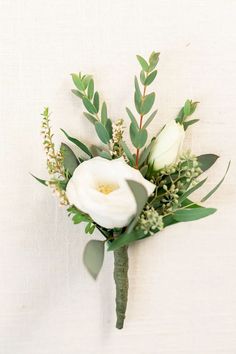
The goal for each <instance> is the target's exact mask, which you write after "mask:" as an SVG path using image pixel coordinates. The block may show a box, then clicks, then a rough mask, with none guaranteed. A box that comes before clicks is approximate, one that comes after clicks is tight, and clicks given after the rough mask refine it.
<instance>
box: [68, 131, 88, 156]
mask: <svg viewBox="0 0 236 354" xmlns="http://www.w3.org/2000/svg"><path fill="white" fill-rule="evenodd" d="M61 131H62V132H63V133H64V134H65V136H66V137H67V139H68V140H69V141H71V142H72V143H73V144H75V145H76V146H78V147H79V148H80V149H81V150H82V151H83V152H85V154H87V155H88V156H89V157H92V156H93V155H92V153H91V151H90V150H89V148H88V147H87V146H86V145H84V144H83V143H81V141H79V140H78V139H76V138H73V137H72V136H70V135H69V134H67V133H66V132H65V130H63V129H61Z"/></svg>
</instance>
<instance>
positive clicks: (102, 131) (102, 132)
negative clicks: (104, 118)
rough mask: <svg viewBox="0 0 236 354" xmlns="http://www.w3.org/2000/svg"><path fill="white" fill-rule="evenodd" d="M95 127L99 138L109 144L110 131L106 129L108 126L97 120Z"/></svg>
mask: <svg viewBox="0 0 236 354" xmlns="http://www.w3.org/2000/svg"><path fill="white" fill-rule="evenodd" d="M95 129H96V132H97V135H98V137H99V139H100V140H101V141H102V142H103V143H104V144H107V143H108V142H109V140H110V136H109V134H108V131H107V130H106V128H105V127H104V126H103V125H102V123H100V122H96V123H95Z"/></svg>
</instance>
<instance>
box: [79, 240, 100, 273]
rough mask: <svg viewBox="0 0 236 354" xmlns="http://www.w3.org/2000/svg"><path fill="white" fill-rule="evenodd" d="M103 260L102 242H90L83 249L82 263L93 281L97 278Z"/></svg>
mask: <svg viewBox="0 0 236 354" xmlns="http://www.w3.org/2000/svg"><path fill="white" fill-rule="evenodd" d="M103 260H104V242H103V241H99V240H90V241H89V242H88V243H87V245H86V246H85V249H84V254H83V262H84V265H85V267H86V268H87V270H88V271H89V273H90V274H91V275H92V277H93V278H94V279H96V278H97V276H98V273H99V272H100V270H101V268H102V265H103Z"/></svg>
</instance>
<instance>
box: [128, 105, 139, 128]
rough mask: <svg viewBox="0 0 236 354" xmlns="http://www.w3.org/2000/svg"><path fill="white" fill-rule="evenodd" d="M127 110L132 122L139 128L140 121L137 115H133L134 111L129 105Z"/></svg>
mask: <svg viewBox="0 0 236 354" xmlns="http://www.w3.org/2000/svg"><path fill="white" fill-rule="evenodd" d="M126 112H127V113H128V116H129V118H130V120H131V122H132V123H133V124H134V125H136V127H137V128H138V122H137V120H136V118H135V116H134V115H133V113H132V112H131V110H130V109H129V108H128V107H126Z"/></svg>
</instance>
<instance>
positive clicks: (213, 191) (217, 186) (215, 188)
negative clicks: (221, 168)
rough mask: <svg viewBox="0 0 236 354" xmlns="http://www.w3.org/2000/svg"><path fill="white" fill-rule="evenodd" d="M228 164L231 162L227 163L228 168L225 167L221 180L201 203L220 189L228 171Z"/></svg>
mask: <svg viewBox="0 0 236 354" xmlns="http://www.w3.org/2000/svg"><path fill="white" fill-rule="evenodd" d="M230 163H231V161H229V163H228V166H227V169H226V172H225V174H224V176H223V178H222V179H221V180H220V182H219V183H218V184H217V185H216V186H215V187H214V188H213V189H212V190H211V191H210V192H209V193H208V194H207V195H206V196H205V197H204V198H202V200H201V202H205V201H206V200H207V199H208V198H210V197H211V196H212V194H213V193H215V191H217V189H218V188H219V187H220V185H221V184H222V183H223V182H224V179H225V177H226V175H227V173H228V171H229V167H230Z"/></svg>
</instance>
